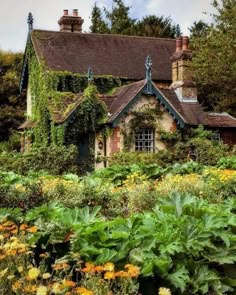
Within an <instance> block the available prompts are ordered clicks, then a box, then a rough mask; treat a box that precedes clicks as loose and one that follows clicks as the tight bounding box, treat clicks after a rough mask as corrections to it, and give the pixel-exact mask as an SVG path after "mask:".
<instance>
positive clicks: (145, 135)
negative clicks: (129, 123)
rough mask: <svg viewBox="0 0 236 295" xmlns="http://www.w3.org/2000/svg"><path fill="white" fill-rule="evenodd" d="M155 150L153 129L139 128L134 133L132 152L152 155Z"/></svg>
mask: <svg viewBox="0 0 236 295" xmlns="http://www.w3.org/2000/svg"><path fill="white" fill-rule="evenodd" d="M154 148H155V132H154V129H153V128H140V129H139V130H138V131H136V132H135V144H134V150H135V151H136V152H147V153H153V152H154Z"/></svg>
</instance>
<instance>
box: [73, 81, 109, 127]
mask: <svg viewBox="0 0 236 295" xmlns="http://www.w3.org/2000/svg"><path fill="white" fill-rule="evenodd" d="M76 115H77V120H76V129H77V130H78V133H90V132H95V131H97V130H98V129H99V127H100V125H101V124H102V123H105V121H106V115H107V108H106V105H105V103H104V102H103V101H102V100H101V99H100V98H99V97H98V91H97V88H96V86H95V85H89V86H88V87H87V88H86V89H85V91H84V94H83V98H82V100H81V103H80V107H79V108H78V110H77V113H76Z"/></svg>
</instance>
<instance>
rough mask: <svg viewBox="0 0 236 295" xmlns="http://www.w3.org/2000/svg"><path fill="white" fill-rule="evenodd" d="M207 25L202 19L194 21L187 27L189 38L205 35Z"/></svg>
mask: <svg viewBox="0 0 236 295" xmlns="http://www.w3.org/2000/svg"><path fill="white" fill-rule="evenodd" d="M208 29H209V25H208V24H207V23H205V22H204V21H202V20H199V21H197V22H196V21H195V22H194V23H193V24H192V26H191V27H190V28H189V31H190V38H196V37H203V36H206V35H207V32H208Z"/></svg>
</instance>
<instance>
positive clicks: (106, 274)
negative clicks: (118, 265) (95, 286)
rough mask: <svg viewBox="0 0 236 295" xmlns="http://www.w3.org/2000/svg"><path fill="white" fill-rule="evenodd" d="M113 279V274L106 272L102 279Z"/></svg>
mask: <svg viewBox="0 0 236 295" xmlns="http://www.w3.org/2000/svg"><path fill="white" fill-rule="evenodd" d="M114 278H115V273H114V272H113V271H107V272H105V274H104V279H105V280H112V279H114Z"/></svg>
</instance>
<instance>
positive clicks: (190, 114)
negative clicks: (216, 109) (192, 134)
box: [159, 89, 236, 127]
mask: <svg viewBox="0 0 236 295" xmlns="http://www.w3.org/2000/svg"><path fill="white" fill-rule="evenodd" d="M159 90H160V92H161V93H162V94H163V95H164V97H165V99H166V100H167V101H168V102H169V103H170V104H171V105H172V106H173V108H174V109H175V111H176V112H178V113H179V115H180V116H181V117H182V118H183V119H184V121H185V123H186V124H188V125H194V126H197V125H204V126H208V127H236V118H234V117H232V116H230V115H229V114H227V113H210V112H207V111H205V110H204V108H203V107H202V106H201V105H200V104H199V103H198V102H180V101H179V99H178V97H177V95H176V94H175V92H174V90H170V89H159Z"/></svg>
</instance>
